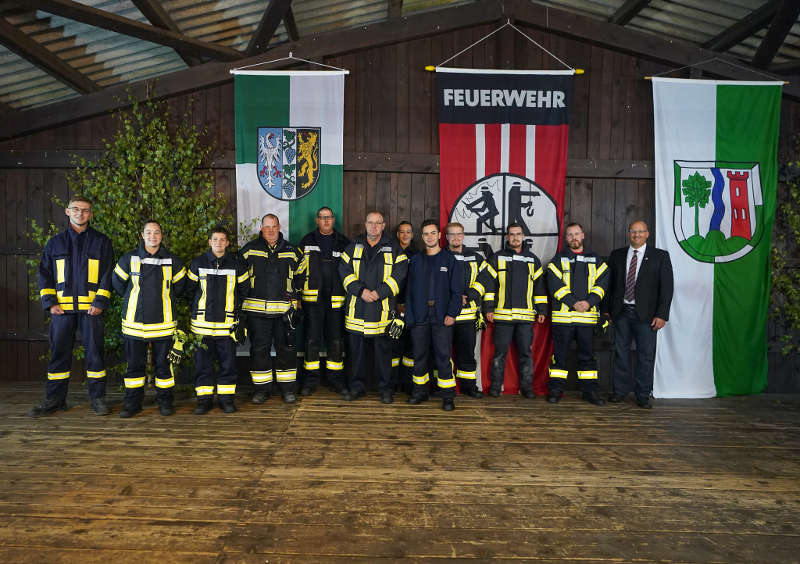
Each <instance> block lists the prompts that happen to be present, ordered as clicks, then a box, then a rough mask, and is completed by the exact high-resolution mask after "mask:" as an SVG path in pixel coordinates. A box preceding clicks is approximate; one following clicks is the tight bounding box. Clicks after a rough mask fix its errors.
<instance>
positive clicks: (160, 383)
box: [156, 378, 175, 389]
mask: <svg viewBox="0 0 800 564" xmlns="http://www.w3.org/2000/svg"><path fill="white" fill-rule="evenodd" d="M174 385H175V378H156V388H162V389H163V388H172V387H173V386H174Z"/></svg>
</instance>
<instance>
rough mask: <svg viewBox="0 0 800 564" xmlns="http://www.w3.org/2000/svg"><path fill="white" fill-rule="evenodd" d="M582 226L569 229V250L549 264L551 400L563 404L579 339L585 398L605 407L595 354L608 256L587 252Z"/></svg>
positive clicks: (581, 379) (579, 379)
mask: <svg viewBox="0 0 800 564" xmlns="http://www.w3.org/2000/svg"><path fill="white" fill-rule="evenodd" d="M583 239H584V232H583V227H581V224H580V223H570V224H569V225H567V229H566V233H565V240H566V243H567V246H566V248H565V249H564V250H563V251H561V252H560V253H558V254H557V255H556V256H554V257H553V260H552V261H551V262H550V264H549V265H547V284H548V287H549V289H550V297H551V302H552V307H551V311H552V316H553V319H552V336H553V361H552V364H551V366H550V378H549V379H548V381H547V387H548V390H549V393H548V396H547V401H549V402H550V403H558V402H559V401H560V400H561V396H562V394H563V392H564V383H565V382H566V381H567V376H568V371H567V354H568V352H569V345H570V343H571V342H572V340H573V339H575V340H576V341H577V344H578V381H579V382H580V387H581V393H582V396H583V399H585V400H586V401H588V402H589V403H592V404H594V405H605V403H606V402H605V400H603V399H602V398H600V396H599V395H598V393H597V360H596V359H595V358H594V353H593V351H592V339H593V337H594V326H595V325H596V324H597V321H598V319H599V317H600V312H599V310H598V306H599V305H600V302H601V301H602V299H603V297H604V296H605V295H606V290H607V289H608V266H607V265H606V263H605V261H604V260H603V259H602V257H599V256H597V255H596V254H595V253H593V252H591V251H589V250H586V249H584V246H583Z"/></svg>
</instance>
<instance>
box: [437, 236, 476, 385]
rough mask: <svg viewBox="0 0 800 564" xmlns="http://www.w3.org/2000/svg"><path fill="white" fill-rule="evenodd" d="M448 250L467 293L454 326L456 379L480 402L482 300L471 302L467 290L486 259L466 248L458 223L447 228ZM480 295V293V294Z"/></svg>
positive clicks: (472, 300)
mask: <svg viewBox="0 0 800 564" xmlns="http://www.w3.org/2000/svg"><path fill="white" fill-rule="evenodd" d="M445 236H446V237H447V248H448V250H449V251H450V252H451V253H453V255H454V256H455V257H456V260H458V261H459V262H461V264H463V266H464V268H462V269H461V272H462V275H463V277H464V279H463V281H462V284H463V288H464V293H463V295H462V298H461V312H460V313H459V314H458V316H457V317H456V323H455V325H454V326H453V352H454V355H453V356H454V357H455V366H456V378H457V379H458V387H459V390H460V391H461V393H462V394H466V395H468V396H470V397H473V398H480V397H482V396H483V394H482V393H481V392H480V391H478V385H477V373H478V363H477V362H476V360H475V343H476V341H477V336H478V332H477V329H476V322H477V321H478V316H480V315H481V313H480V311H481V304H480V300H479V299H478V300H475V299H470V297H469V296H468V290H469V289H470V288H475V289H476V291H477V287H476V286H475V282H476V281H477V278H478V273H480V272H481V270H483V258H482V257H481V255H479V254H478V253H476V252H475V251H473V250H470V249H468V248H466V247H464V226H463V225H461V224H460V223H458V222H452V223H448V224H447V226H446V227H445ZM478 293H479V294H480V292H479V291H478Z"/></svg>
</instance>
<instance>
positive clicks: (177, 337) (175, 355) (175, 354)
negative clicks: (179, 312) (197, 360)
mask: <svg viewBox="0 0 800 564" xmlns="http://www.w3.org/2000/svg"><path fill="white" fill-rule="evenodd" d="M187 339H188V337H187V336H186V333H184V332H183V331H181V330H180V329H176V330H175V334H174V335H173V336H172V348H171V349H169V351H168V352H167V360H168V361H169V362H170V363H171V364H174V365H176V366H177V365H179V364H180V363H181V361H182V360H183V359H184V357H185V356H186V352H185V351H184V350H183V346H184V345H185V344H186V340H187Z"/></svg>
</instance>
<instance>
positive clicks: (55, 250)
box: [28, 196, 114, 417]
mask: <svg viewBox="0 0 800 564" xmlns="http://www.w3.org/2000/svg"><path fill="white" fill-rule="evenodd" d="M64 212H65V213H66V215H67V217H69V224H68V225H67V228H66V229H65V230H64V231H62V232H61V233H59V234H58V235H56V236H54V237H52V238H51V239H50V240H49V241H47V243H46V244H45V246H44V252H43V253H42V258H41V261H40V262H39V273H38V274H39V276H38V279H39V293H40V295H41V297H42V307H43V308H44V310H45V311H46V312H49V313H50V316H51V317H50V361H49V362H48V363H47V389H46V391H45V399H44V401H43V402H42V403H41V405H39V406H37V407H34V408H32V409H31V410H30V411H29V412H28V415H30V416H31V417H40V416H42V415H50V414H51V413H53V412H54V411H57V410H59V409H67V387H68V385H69V373H70V367H71V365H72V347H73V345H74V343H75V333H76V332H77V331H78V329H80V334H81V339H82V342H83V346H84V348H85V349H86V378H87V380H88V382H89V386H88V387H89V401H90V404H91V408H92V411H94V413H95V415H108V414H109V409H108V407H107V406H106V404H105V397H106V365H105V359H104V358H103V348H104V346H103V341H104V336H105V321H104V319H103V311H104V310H106V309H107V308H108V306H109V303H110V302H109V300H110V298H111V271H112V270H113V269H114V251H113V249H112V247H111V240H110V239H109V238H108V237H106V236H105V235H103V234H102V233H100V232H99V231H96V230H95V229H93V228H92V227H91V226H90V225H89V220H91V219H92V203H91V202H90V201H89V200H88V199H86V198H84V197H82V196H74V197H73V198H72V199H70V201H69V204H67V208H66V209H65V210H64Z"/></svg>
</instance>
